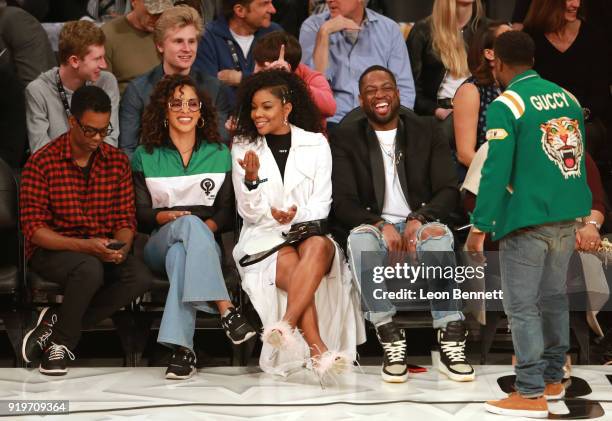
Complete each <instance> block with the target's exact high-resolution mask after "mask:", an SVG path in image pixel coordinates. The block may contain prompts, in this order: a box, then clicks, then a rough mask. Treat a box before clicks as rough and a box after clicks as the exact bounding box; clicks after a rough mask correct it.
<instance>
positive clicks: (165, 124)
mask: <svg viewBox="0 0 612 421" xmlns="http://www.w3.org/2000/svg"><path fill="white" fill-rule="evenodd" d="M164 127H168V119H167V118H164Z"/></svg>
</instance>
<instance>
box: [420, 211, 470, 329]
mask: <svg viewBox="0 0 612 421" xmlns="http://www.w3.org/2000/svg"><path fill="white" fill-rule="evenodd" d="M428 227H439V228H442V229H443V230H444V231H445V234H444V235H441V236H436V237H429V238H427V239H426V240H421V234H422V233H423V231H424V230H425V229H426V228H428ZM453 244H454V238H453V234H452V232H451V231H450V230H449V229H448V227H447V226H446V225H444V224H440V223H437V222H432V223H429V224H425V225H423V226H421V227H420V228H419V230H418V231H417V246H416V249H417V256H418V258H419V261H421V262H423V263H424V264H425V266H428V267H442V268H443V269H444V268H446V267H453V268H454V267H455V266H456V260H455V253H454V251H453ZM457 287H458V285H457V283H456V282H455V281H454V280H453V279H444V278H440V279H436V278H433V279H428V282H427V288H428V291H429V292H443V293H447V294H449V295H448V296H449V297H451V298H449V299H448V300H432V301H431V316H432V318H433V327H434V329H440V328H445V327H446V325H447V324H448V323H450V322H456V321H459V320H465V317H464V315H463V313H462V312H461V311H460V308H461V300H456V299H454V298H452V297H453V290H454V289H455V288H457Z"/></svg>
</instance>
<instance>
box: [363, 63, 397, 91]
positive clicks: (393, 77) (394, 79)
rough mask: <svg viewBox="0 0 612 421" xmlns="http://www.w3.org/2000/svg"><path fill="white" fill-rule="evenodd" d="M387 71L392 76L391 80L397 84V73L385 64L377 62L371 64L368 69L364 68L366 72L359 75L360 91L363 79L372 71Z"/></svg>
mask: <svg viewBox="0 0 612 421" xmlns="http://www.w3.org/2000/svg"><path fill="white" fill-rule="evenodd" d="M378 71H380V72H385V73H387V74H388V75H389V76H391V80H393V84H394V85H395V86H397V79H396V78H395V75H394V74H393V72H392V71H391V70H389V69H387V68H386V67H385V66H381V65H380V64H375V65H374V66H370V67H368V68H367V69H365V70H364V72H363V73H362V74H361V76H359V92H361V83H362V82H363V79H364V78H365V77H366V76H367V75H368V74H370V73H372V72H378Z"/></svg>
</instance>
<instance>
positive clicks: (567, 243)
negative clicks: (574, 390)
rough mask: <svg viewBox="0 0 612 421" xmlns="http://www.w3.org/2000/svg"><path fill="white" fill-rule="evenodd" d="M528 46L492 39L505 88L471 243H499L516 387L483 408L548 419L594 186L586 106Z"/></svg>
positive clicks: (525, 41) (557, 393) (526, 40)
mask: <svg viewBox="0 0 612 421" xmlns="http://www.w3.org/2000/svg"><path fill="white" fill-rule="evenodd" d="M534 50H535V47H534V43H533V41H532V40H531V38H530V37H529V35H527V34H525V33H523V32H517V31H510V32H506V33H504V34H502V35H500V36H499V37H498V38H497V40H496V41H495V45H494V52H495V61H494V68H493V72H494V74H495V78H496V79H497V80H498V81H499V83H500V85H501V87H502V88H505V91H504V93H503V94H502V95H501V96H499V97H498V98H497V99H496V100H495V101H493V102H492V103H491V105H490V106H489V108H488V109H487V128H488V130H487V140H488V143H489V151H488V155H487V159H486V161H485V163H484V167H483V169H482V178H481V181H480V188H479V190H478V198H477V201H476V208H475V209H474V213H473V214H472V223H473V227H472V230H471V231H470V235H469V237H468V240H467V248H468V250H469V251H482V250H483V243H484V237H485V233H487V232H490V233H492V238H493V240H494V241H497V240H500V266H501V276H502V289H503V297H504V298H503V304H504V311H505V313H506V315H507V316H508V322H509V323H510V324H511V325H512V343H513V345H514V353H515V354H516V360H517V361H516V365H515V371H516V383H515V389H516V392H514V393H511V394H510V396H508V397H507V398H506V399H502V400H499V401H490V402H487V403H486V404H485V408H486V409H487V411H489V412H493V413H496V414H501V415H510V416H515V417H533V418H546V417H547V416H548V405H547V402H546V401H547V400H550V399H561V398H563V396H564V395H565V389H564V386H563V384H562V383H561V380H562V379H563V365H564V363H565V354H566V352H567V351H568V349H569V309H568V300H567V295H566V274H567V267H568V262H569V259H570V256H571V255H572V253H573V252H574V248H575V242H576V234H575V231H574V230H575V219H576V218H579V217H584V216H587V215H589V214H590V207H591V193H590V190H589V187H588V185H587V183H586V170H585V155H584V151H585V145H584V142H583V140H584V118H583V113H582V108H581V107H580V104H579V103H578V102H577V100H576V99H575V98H574V97H573V96H572V95H571V94H570V93H569V92H567V91H565V90H564V89H563V88H561V87H559V86H558V85H555V84H554V83H552V82H549V81H547V80H544V79H542V78H541V77H540V76H539V75H538V74H537V73H536V72H535V71H534V70H532V67H533V63H534Z"/></svg>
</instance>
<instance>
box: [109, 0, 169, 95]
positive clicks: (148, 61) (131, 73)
mask: <svg viewBox="0 0 612 421" xmlns="http://www.w3.org/2000/svg"><path fill="white" fill-rule="evenodd" d="M132 6H133V10H132V11H131V12H130V13H128V14H127V15H125V16H119V17H117V18H115V19H113V20H111V21H110V22H107V23H105V24H104V25H102V30H103V31H104V34H105V35H106V43H105V44H104V47H105V48H106V63H107V64H108V71H109V72H111V73H113V74H114V75H115V77H116V78H117V81H118V82H119V92H121V94H122V95H123V91H125V88H126V87H127V85H128V83H130V82H131V81H132V79H134V78H136V77H137V76H140V75H142V74H143V73H145V72H148V71H149V70H151V69H152V68H153V67H155V66H157V65H158V64H159V56H158V55H157V51H156V50H155V43H154V42H153V31H154V30H155V22H157V19H158V18H159V16H160V15H161V13H162V12H163V11H164V10H166V9H168V8H170V7H172V0H132Z"/></svg>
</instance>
